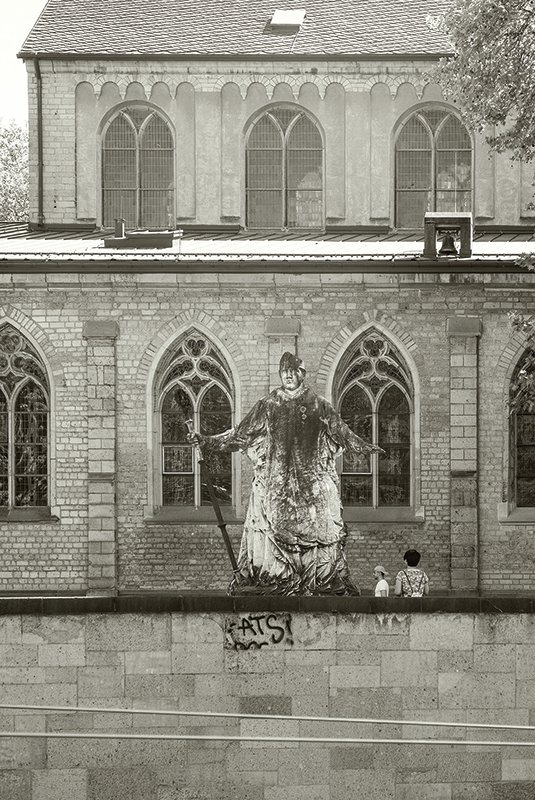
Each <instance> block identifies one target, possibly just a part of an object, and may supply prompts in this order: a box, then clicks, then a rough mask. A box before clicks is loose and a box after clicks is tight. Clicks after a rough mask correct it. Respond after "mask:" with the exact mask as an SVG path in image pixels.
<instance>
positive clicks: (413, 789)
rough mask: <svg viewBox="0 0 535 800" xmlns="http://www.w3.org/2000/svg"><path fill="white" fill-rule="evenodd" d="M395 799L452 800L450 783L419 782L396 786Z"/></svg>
mask: <svg viewBox="0 0 535 800" xmlns="http://www.w3.org/2000/svg"><path fill="white" fill-rule="evenodd" d="M395 800H452V794H451V784H449V783H421V784H420V785H419V786H414V785H411V786H403V785H397V786H396V795H395Z"/></svg>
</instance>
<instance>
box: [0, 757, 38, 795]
mask: <svg viewBox="0 0 535 800" xmlns="http://www.w3.org/2000/svg"><path fill="white" fill-rule="evenodd" d="M31 796H32V794H31V773H30V772H29V771H28V770H25V771H24V772H22V771H20V772H19V771H15V770H11V769H4V768H2V759H1V756H0V797H2V798H5V800H29V799H30V798H31Z"/></svg>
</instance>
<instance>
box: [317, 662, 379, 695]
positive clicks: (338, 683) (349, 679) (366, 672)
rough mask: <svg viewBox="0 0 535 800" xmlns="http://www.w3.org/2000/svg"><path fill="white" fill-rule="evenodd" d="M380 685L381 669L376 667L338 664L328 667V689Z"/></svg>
mask: <svg viewBox="0 0 535 800" xmlns="http://www.w3.org/2000/svg"><path fill="white" fill-rule="evenodd" d="M380 685H381V671H380V668H379V667H378V666H377V667H373V666H372V667H362V666H339V667H331V668H330V669H329V686H330V689H331V690H332V689H347V688H350V687H356V688H361V687H365V686H373V687H377V686H380Z"/></svg>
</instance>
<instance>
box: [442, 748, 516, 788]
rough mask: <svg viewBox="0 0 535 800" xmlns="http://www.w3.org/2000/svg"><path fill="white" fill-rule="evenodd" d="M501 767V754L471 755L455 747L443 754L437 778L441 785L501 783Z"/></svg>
mask: <svg viewBox="0 0 535 800" xmlns="http://www.w3.org/2000/svg"><path fill="white" fill-rule="evenodd" d="M501 765H502V757H501V754H500V753H489V752H484V753H470V752H464V751H463V750H462V748H459V747H455V748H452V749H451V750H444V751H443V752H442V753H441V755H440V758H439V759H438V762H437V778H438V781H439V782H440V783H442V782H448V783H462V782H466V781H473V782H478V781H481V782H491V781H499V780H500V779H501V771H502V766H501Z"/></svg>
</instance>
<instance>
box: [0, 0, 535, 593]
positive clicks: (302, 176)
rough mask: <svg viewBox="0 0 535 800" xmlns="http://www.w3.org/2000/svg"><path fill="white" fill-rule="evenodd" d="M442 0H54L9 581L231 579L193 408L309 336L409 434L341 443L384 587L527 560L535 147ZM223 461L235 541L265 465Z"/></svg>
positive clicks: (219, 410) (241, 387)
mask: <svg viewBox="0 0 535 800" xmlns="http://www.w3.org/2000/svg"><path fill="white" fill-rule="evenodd" d="M446 5H447V3H446V2H444V0H398V2H392V0H373V1H372V2H367V3H356V2H354V0H337V2H336V3H334V2H332V0H314V2H310V3H308V4H307V3H304V2H301V0H284V2H281V4H280V5H277V4H276V3H274V4H272V5H269V4H266V3H264V2H260V0H247V2H240V3H238V2H233V1H232V0H204V2H202V3H199V2H196V0H181V2H174V1H173V0H170V2H167V3H162V2H161V1H160V0H158V1H157V0H136V2H135V3H130V4H125V3H123V2H119V0H106V2H103V0H49V2H48V4H47V5H46V7H45V9H44V11H43V12H42V14H41V15H40V17H39V19H38V20H37V22H36V23H35V25H34V26H33V28H32V30H31V32H30V33H29V35H28V37H27V39H26V41H25V42H24V43H23V45H22V47H21V50H20V53H19V56H20V58H22V59H24V62H25V64H26V68H27V72H28V90H29V113H30V203H31V219H30V224H29V226H28V227H26V226H22V225H3V226H1V229H0V419H1V434H0V435H1V448H0V454H1V459H0V531H1V535H0V562H1V567H0V590H1V591H3V592H29V593H31V592H45V593H46V592H50V593H51V592H63V593H65V592H67V593H69V592H71V593H76V594H112V595H113V594H115V593H121V592H128V591H160V592H174V591H181V590H183V591H188V590H203V591H204V590H211V591H216V590H217V591H224V590H225V589H226V587H227V585H228V582H229V579H230V577H231V567H230V564H229V562H228V555H227V552H226V550H225V545H224V542H223V540H222V538H221V534H220V531H219V530H218V527H217V525H216V518H215V515H214V511H213V508H212V505H211V502H210V497H209V494H208V491H207V486H206V482H205V481H204V480H203V477H202V474H201V469H200V465H199V460H198V454H197V453H196V451H195V449H194V448H193V447H192V446H191V445H190V444H189V443H188V441H187V439H186V436H187V426H186V424H185V420H187V419H191V420H193V425H194V427H195V429H196V430H199V431H201V432H203V433H206V434H215V433H219V432H222V431H225V430H227V429H228V428H230V427H232V426H233V425H235V424H236V423H237V422H239V421H240V420H241V419H242V418H243V417H244V416H245V414H246V413H247V411H248V410H249V409H250V408H251V407H252V405H253V404H254V403H255V402H256V400H258V399H259V398H260V397H262V396H263V395H265V394H266V393H267V392H268V391H269V390H271V389H273V388H274V387H275V386H277V385H278V381H279V376H278V365H279V360H280V357H281V354H282V353H283V352H285V351H290V352H292V353H297V354H298V355H299V357H300V358H301V359H303V361H304V364H305V366H306V369H307V382H308V383H309V384H310V385H311V386H312V387H313V388H314V389H315V390H316V391H317V392H318V393H319V394H320V395H322V396H324V397H326V398H327V400H329V402H331V403H332V404H333V405H334V406H335V408H336V409H337V410H338V412H339V413H340V415H341V416H342V418H343V419H344V420H345V422H347V424H348V425H349V426H350V427H351V428H352V430H354V431H355V432H356V433H357V434H359V435H360V436H361V437H363V438H364V439H366V440H368V441H369V442H371V443H373V444H376V445H378V446H379V447H381V448H382V450H383V451H384V452H383V453H382V454H377V453H374V454H373V455H371V456H369V457H365V458H361V459H358V458H355V457H350V456H348V455H340V456H339V459H338V470H339V477H340V487H341V501H342V505H343V509H344V511H343V516H344V521H345V524H346V527H347V532H348V536H347V543H346V552H347V558H348V563H349V568H350V571H351V575H352V577H353V579H354V581H355V582H356V583H357V584H358V585H359V586H360V588H361V589H362V591H363V592H364V593H371V591H372V587H373V578H372V572H373V567H374V565H375V564H376V563H380V564H384V565H386V568H387V569H388V570H389V571H390V572H391V573H392V574H395V573H396V572H397V570H398V569H400V568H401V566H402V556H403V553H404V551H405V550H406V549H407V548H409V547H414V548H417V549H418V550H419V551H420V552H421V553H422V562H421V565H422V567H423V568H424V569H425V571H426V572H427V574H428V575H429V577H430V581H431V588H432V591H433V592H435V593H448V592H459V593H466V592H468V593H477V592H481V593H485V592H490V591H498V592H507V591H513V590H522V589H524V590H531V588H532V583H533V572H534V570H535V542H534V540H533V535H532V531H533V525H534V524H535V411H534V410H533V409H531V408H529V407H523V406H519V407H517V408H516V410H515V413H514V414H511V413H510V411H509V407H508V404H509V401H510V399H511V396H512V392H513V390H514V385H515V381H516V376H517V375H518V373H519V371H520V370H521V369H522V366H523V362H524V359H525V357H526V347H527V343H526V340H525V338H524V337H523V335H522V334H520V333H518V332H515V331H514V330H513V329H512V327H511V324H510V321H509V318H508V313H509V312H510V311H520V312H522V313H524V314H526V315H529V314H530V313H533V312H534V311H535V295H534V291H533V287H534V280H535V278H534V275H533V273H531V272H529V271H527V270H526V269H524V268H523V267H522V266H521V263H519V259H520V261H521V256H522V255H523V254H524V253H530V252H531V253H532V252H534V251H535V234H534V226H535V211H534V210H533V208H532V205H531V201H532V199H533V165H531V166H530V165H525V164H521V163H518V162H511V160H510V158H509V157H508V155H507V154H496V153H493V152H491V151H490V150H489V148H488V146H487V144H486V139H485V133H489V132H483V133H478V132H473V131H471V130H469V129H468V128H467V126H466V125H465V123H464V122H463V119H462V117H461V115H460V113H459V111H458V110H457V109H456V108H455V107H454V106H453V105H452V104H451V103H450V102H449V101H448V99H447V98H445V97H444V96H443V92H442V89H441V87H440V85H439V76H438V74H437V64H438V62H439V59H440V58H441V57H444V56H447V54H448V52H449V45H448V42H447V39H446V38H445V35H444V33H443V32H442V30H441V27H440V15H441V14H442V13H443V12H444V10H445V7H446ZM209 467H210V469H211V473H212V476H213V480H214V485H215V488H216V493H217V496H218V499H219V503H220V506H221V510H222V513H223V516H224V520H225V522H226V523H227V526H228V530H229V533H230V536H231V539H232V542H233V545H234V548H235V550H237V548H238V545H239V541H240V537H241V531H242V524H243V519H244V509H245V508H246V505H247V499H248V496H249V487H250V483H251V466H250V462H249V461H248V460H247V458H246V457H245V456H244V455H243V454H240V453H236V454H232V455H231V454H218V455H213V456H212V457H211V459H210V460H209Z"/></svg>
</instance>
